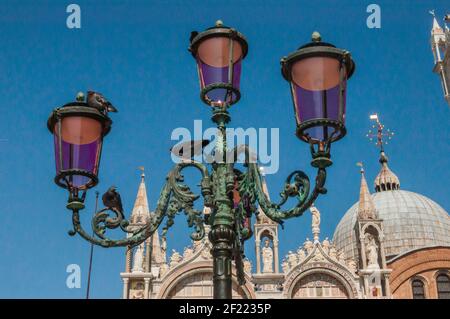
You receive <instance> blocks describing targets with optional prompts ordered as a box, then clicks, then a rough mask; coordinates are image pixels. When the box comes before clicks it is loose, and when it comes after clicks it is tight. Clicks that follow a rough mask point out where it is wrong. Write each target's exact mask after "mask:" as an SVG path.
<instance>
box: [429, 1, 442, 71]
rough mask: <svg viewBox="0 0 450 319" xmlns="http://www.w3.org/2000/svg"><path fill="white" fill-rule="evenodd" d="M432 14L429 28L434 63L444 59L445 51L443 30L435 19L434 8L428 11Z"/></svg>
mask: <svg viewBox="0 0 450 319" xmlns="http://www.w3.org/2000/svg"><path fill="white" fill-rule="evenodd" d="M430 14H431V15H432V16H433V27H432V29H431V38H430V42H431V49H432V51H433V56H434V64H435V65H436V64H439V63H440V62H442V60H443V59H444V55H445V53H444V51H445V32H444V30H443V29H442V27H441V26H440V25H439V22H438V21H437V19H436V15H435V13H434V10H431V11H430Z"/></svg>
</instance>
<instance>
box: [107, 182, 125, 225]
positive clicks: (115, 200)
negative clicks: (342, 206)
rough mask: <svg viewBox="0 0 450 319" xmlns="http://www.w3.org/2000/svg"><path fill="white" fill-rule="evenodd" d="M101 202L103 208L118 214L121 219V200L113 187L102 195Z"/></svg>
mask: <svg viewBox="0 0 450 319" xmlns="http://www.w3.org/2000/svg"><path fill="white" fill-rule="evenodd" d="M102 201H103V205H105V207H108V208H110V209H112V210H114V211H116V212H118V213H120V214H121V215H122V217H123V207H122V199H121V197H120V194H119V193H118V192H117V188H116V187H115V186H111V187H110V188H109V189H108V190H107V191H106V193H104V194H103V196H102Z"/></svg>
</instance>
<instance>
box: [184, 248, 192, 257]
mask: <svg viewBox="0 0 450 319" xmlns="http://www.w3.org/2000/svg"><path fill="white" fill-rule="evenodd" d="M193 254H194V250H193V249H192V248H191V247H185V248H184V252H183V259H188V258H189V257H191V256H192V255H193Z"/></svg>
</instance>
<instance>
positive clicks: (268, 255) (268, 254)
mask: <svg viewBox="0 0 450 319" xmlns="http://www.w3.org/2000/svg"><path fill="white" fill-rule="evenodd" d="M262 257H263V272H273V250H272V247H270V241H269V240H268V239H267V238H266V240H265V241H264V247H263V249H262Z"/></svg>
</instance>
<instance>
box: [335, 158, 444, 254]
mask: <svg viewBox="0 0 450 319" xmlns="http://www.w3.org/2000/svg"><path fill="white" fill-rule="evenodd" d="M380 162H381V164H382V168H381V171H380V173H379V174H378V176H377V178H376V179H375V190H376V193H374V194H372V195H371V198H372V202H373V204H374V206H375V209H376V211H377V214H378V218H379V219H382V220H383V225H384V235H385V238H384V247H385V253H386V257H387V259H391V258H392V257H394V256H397V255H399V254H402V253H405V252H407V251H410V250H414V249H418V248H423V247H430V246H450V236H449V234H450V217H449V215H448V213H447V212H446V211H445V210H444V209H443V208H442V207H441V206H439V204H437V203H436V202H434V201H432V200H431V199H429V198H427V197H425V196H423V195H420V194H417V193H413V192H409V191H405V190H400V181H399V179H398V178H397V176H396V175H395V174H394V173H393V172H392V171H391V170H390V169H389V168H388V166H387V157H386V156H385V155H384V153H382V156H381V159H380ZM358 209H359V202H357V203H355V204H354V205H353V206H352V207H351V208H350V209H349V210H348V211H347V212H346V213H345V215H344V216H343V217H342V219H341V221H340V222H339V224H338V226H337V227H336V230H335V233H334V238H333V241H334V244H335V245H336V248H338V249H342V250H344V253H345V256H346V257H347V258H356V257H357V255H358V248H357V242H358V240H357V238H356V233H355V223H356V219H357V216H358Z"/></svg>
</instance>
